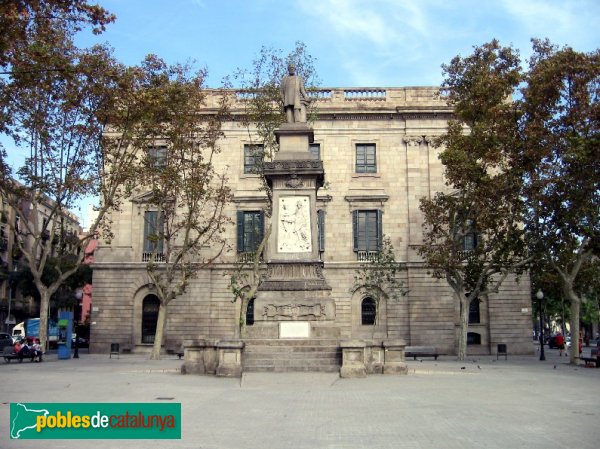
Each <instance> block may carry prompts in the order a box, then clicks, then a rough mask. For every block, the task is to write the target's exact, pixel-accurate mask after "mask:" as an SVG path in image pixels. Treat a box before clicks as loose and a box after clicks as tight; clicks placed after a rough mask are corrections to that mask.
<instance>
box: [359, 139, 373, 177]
mask: <svg viewBox="0 0 600 449" xmlns="http://www.w3.org/2000/svg"><path fill="white" fill-rule="evenodd" d="M356 173H377V162H376V158H375V144H374V143H358V144H356Z"/></svg>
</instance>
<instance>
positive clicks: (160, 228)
mask: <svg viewBox="0 0 600 449" xmlns="http://www.w3.org/2000/svg"><path fill="white" fill-rule="evenodd" d="M154 232H155V233H156V236H157V237H158V239H159V240H158V241H157V242H156V243H157V247H156V252H157V253H162V252H163V245H164V238H163V237H164V234H165V215H164V213H163V212H160V213H159V212H156V227H155V229H154Z"/></svg>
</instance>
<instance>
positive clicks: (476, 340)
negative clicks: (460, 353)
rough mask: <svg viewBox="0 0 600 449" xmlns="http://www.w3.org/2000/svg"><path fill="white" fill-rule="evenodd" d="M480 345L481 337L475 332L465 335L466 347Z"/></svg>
mask: <svg viewBox="0 0 600 449" xmlns="http://www.w3.org/2000/svg"><path fill="white" fill-rule="evenodd" d="M480 344H481V335H480V334H478V333H477V332H468V333H467V345H480Z"/></svg>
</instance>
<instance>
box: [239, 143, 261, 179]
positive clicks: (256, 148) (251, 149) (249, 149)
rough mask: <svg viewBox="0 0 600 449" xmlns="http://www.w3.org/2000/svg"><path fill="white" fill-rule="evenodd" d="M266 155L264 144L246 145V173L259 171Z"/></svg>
mask: <svg viewBox="0 0 600 449" xmlns="http://www.w3.org/2000/svg"><path fill="white" fill-rule="evenodd" d="M263 155H264V147H263V145H249V144H245V145H244V173H245V174H252V173H258V172H259V170H260V167H261V165H262V160H263Z"/></svg>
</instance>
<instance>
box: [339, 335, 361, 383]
mask: <svg viewBox="0 0 600 449" xmlns="http://www.w3.org/2000/svg"><path fill="white" fill-rule="evenodd" d="M365 346H366V344H365V342H364V341H358V340H350V341H343V342H341V343H340V347H341V348H342V368H341V369H340V377H345V378H356V377H367V367H366V366H365Z"/></svg>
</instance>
